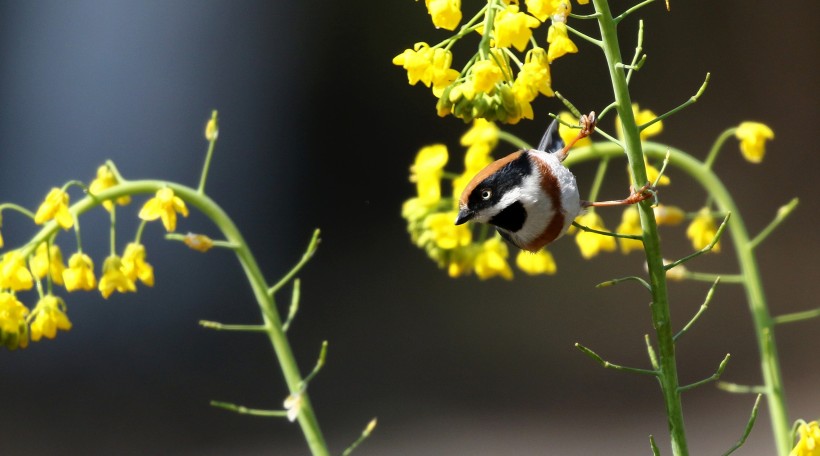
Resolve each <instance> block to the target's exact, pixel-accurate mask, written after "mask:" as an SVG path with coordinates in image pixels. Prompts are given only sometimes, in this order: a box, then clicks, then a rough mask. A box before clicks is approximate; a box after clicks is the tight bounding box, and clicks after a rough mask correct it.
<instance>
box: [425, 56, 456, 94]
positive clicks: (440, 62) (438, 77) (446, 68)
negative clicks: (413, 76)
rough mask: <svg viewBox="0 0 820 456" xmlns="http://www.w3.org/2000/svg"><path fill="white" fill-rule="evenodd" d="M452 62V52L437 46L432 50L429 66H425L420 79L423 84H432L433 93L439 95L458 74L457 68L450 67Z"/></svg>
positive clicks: (428, 85)
mask: <svg viewBox="0 0 820 456" xmlns="http://www.w3.org/2000/svg"><path fill="white" fill-rule="evenodd" d="M452 63H453V53H452V52H450V51H449V50H448V49H443V48H438V49H435V50H434V51H433V54H432V57H431V61H430V66H428V67H427V70H426V72H425V75H424V77H423V79H422V82H424V85H426V86H427V87H430V85H431V84H432V85H433V95H435V96H436V97H440V96H441V94H442V93H443V92H444V89H445V88H446V87H447V86H449V85H450V84H451V83H452V82H453V81H455V80H456V78H457V77H458V75H459V72H458V71H457V70H454V69H452V68H450V65H452Z"/></svg>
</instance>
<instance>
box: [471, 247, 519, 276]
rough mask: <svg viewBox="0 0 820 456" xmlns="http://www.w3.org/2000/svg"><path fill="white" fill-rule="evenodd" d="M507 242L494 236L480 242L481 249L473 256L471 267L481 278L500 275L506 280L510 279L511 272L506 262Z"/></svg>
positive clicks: (507, 253)
mask: <svg viewBox="0 0 820 456" xmlns="http://www.w3.org/2000/svg"><path fill="white" fill-rule="evenodd" d="M508 255H509V252H508V250H507V244H504V241H502V240H501V238H498V237H494V238H490V239H488V240H486V241H484V243H483V244H481V250H480V251H479V252H478V254H477V255H476V258H475V264H474V266H473V268H474V269H475V273H476V275H477V276H478V278H479V279H481V280H486V279H490V278H492V277H495V276H501V277H503V278H505V279H507V280H512V278H513V272H512V269H511V268H510V265H509V264H508V263H507V256H508Z"/></svg>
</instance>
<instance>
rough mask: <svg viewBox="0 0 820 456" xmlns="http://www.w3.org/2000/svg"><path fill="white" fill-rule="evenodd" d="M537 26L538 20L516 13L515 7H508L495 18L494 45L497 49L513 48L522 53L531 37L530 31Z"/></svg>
mask: <svg viewBox="0 0 820 456" xmlns="http://www.w3.org/2000/svg"><path fill="white" fill-rule="evenodd" d="M539 25H541V22H539V21H538V19H536V18H534V17H532V16H530V15H529V14H526V13H522V12H520V11H518V6H517V5H510V6H508V7H507V8H505V9H503V10H502V11H499V12H498V14H496V16H495V23H494V24H493V30H494V33H495V45H496V47H499V48H506V47H510V46H513V47H515V48H516V49H518V51H519V52H524V49H526V48H527V43H529V41H530V38H531V37H532V29H534V28H535V27H538V26H539Z"/></svg>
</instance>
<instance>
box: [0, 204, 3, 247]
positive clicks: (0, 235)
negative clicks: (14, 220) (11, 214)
mask: <svg viewBox="0 0 820 456" xmlns="http://www.w3.org/2000/svg"><path fill="white" fill-rule="evenodd" d="M2 227H3V213H2V212H0V228H2ZM2 248H3V233H2V232H0V249H2Z"/></svg>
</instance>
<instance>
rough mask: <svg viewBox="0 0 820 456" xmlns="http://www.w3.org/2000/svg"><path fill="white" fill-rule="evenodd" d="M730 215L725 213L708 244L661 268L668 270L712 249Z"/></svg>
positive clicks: (724, 228)
mask: <svg viewBox="0 0 820 456" xmlns="http://www.w3.org/2000/svg"><path fill="white" fill-rule="evenodd" d="M731 215H732V213H731V212H727V213H726V217H725V218H724V219H723V222H722V223H721V224H720V226H719V227H718V229H717V232H715V237H714V238H713V239H712V242H710V243H709V245H707V246H706V247H704V248H702V249H700V250H698V251H697V252H695V253H693V254H691V255H687V256H685V257H683V258H681V259H679V260H675V261H673V262H671V263H668V264H665V265H664V266H663V268H664V269H665V270H667V271H668V270H670V269H672V268H674V267H675V266H677V265H679V264H682V263H685V262H687V261H689V260H691V259H692V258H695V257H698V256H700V255H703V254H704V253H706V252H708V251H710V250H712V248H714V246H715V244H717V243H718V241H719V240H720V236H721V235H722V234H723V231H724V230H726V224H727V222H728V221H729V217H730V216H731Z"/></svg>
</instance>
